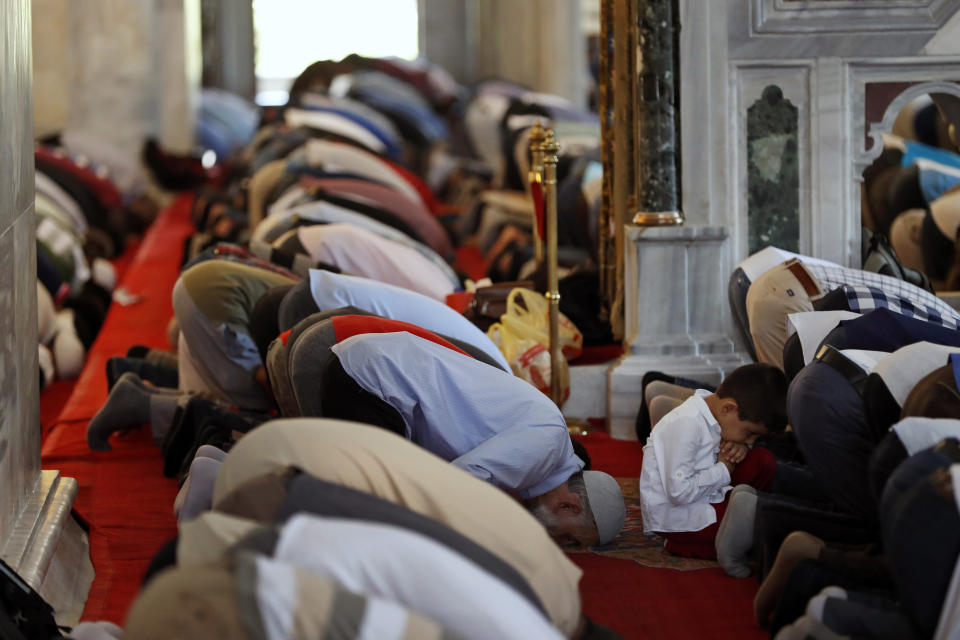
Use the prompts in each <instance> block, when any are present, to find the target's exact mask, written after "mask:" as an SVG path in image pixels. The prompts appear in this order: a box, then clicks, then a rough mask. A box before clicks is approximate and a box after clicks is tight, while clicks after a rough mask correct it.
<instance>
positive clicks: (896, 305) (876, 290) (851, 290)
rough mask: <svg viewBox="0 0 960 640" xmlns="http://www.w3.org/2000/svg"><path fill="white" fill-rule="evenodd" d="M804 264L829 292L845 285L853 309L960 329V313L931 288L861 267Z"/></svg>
mask: <svg viewBox="0 0 960 640" xmlns="http://www.w3.org/2000/svg"><path fill="white" fill-rule="evenodd" d="M804 267H805V268H806V269H807V271H808V272H809V273H810V275H812V276H813V277H815V278H816V279H817V280H818V281H820V284H821V285H822V286H823V288H824V290H825V291H830V290H833V289H836V288H837V287H843V289H844V291H845V292H846V294H847V302H848V304H849V305H850V311H854V312H856V313H868V312H870V311H873V310H874V309H881V308H883V309H889V310H890V311H893V312H895V313H899V314H902V315H905V316H908V317H911V318H918V319H920V320H926V321H927V322H932V323H934V324H939V325H942V326H944V327H947V328H948V329H960V313H957V311H955V310H954V309H953V307H951V306H950V305H948V304H947V303H946V302H944V301H943V300H941V299H940V298H938V297H937V296H935V295H933V294H932V293H930V292H929V291H924V290H923V289H921V288H920V287H917V286H915V285H912V284H910V283H909V282H904V281H903V280H899V279H897V278H892V277H890V276H884V275H881V274H879V273H872V272H870V271H860V270H858V269H846V268H843V267H825V266H821V265H804Z"/></svg>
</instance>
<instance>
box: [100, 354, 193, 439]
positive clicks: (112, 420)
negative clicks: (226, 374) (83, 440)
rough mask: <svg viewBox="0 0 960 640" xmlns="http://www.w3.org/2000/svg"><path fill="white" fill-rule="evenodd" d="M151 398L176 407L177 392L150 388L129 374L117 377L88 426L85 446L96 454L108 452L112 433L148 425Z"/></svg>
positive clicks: (152, 402) (178, 395)
mask: <svg viewBox="0 0 960 640" xmlns="http://www.w3.org/2000/svg"><path fill="white" fill-rule="evenodd" d="M154 397H157V398H163V399H166V400H167V401H170V402H172V403H173V404H174V406H175V405H176V402H177V400H178V398H179V397H180V392H179V391H176V390H175V389H160V388H158V387H149V386H147V385H145V384H144V383H143V381H142V380H141V379H140V378H138V377H137V376H136V375H135V374H133V373H130V372H127V373H125V374H123V375H122V376H120V379H119V380H117V383H116V384H115V385H113V389H112V390H111V391H110V395H109V396H107V402H106V403H105V404H104V405H103V407H101V408H100V411H98V412H97V415H95V416H93V419H92V420H90V424H89V425H88V426H87V444H88V445H89V446H90V448H91V449H93V450H95V451H109V450H110V443H109V442H108V438H109V437H110V435H111V434H112V433H113V432H115V431H117V430H118V429H123V428H125V427H131V426H136V425H138V424H144V423H146V422H150V420H151V417H152V416H151V413H152V405H153V404H154V401H153V398H154Z"/></svg>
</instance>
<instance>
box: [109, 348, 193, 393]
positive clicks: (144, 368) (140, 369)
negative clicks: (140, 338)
mask: <svg viewBox="0 0 960 640" xmlns="http://www.w3.org/2000/svg"><path fill="white" fill-rule="evenodd" d="M127 371H132V372H134V373H135V374H137V375H138V376H140V379H141V380H146V381H148V382H150V383H152V384H154V385H156V386H158V387H167V388H169V389H176V388H177V386H178V385H179V384H180V375H179V374H178V373H177V370H176V369H172V368H170V367H165V366H163V365H160V364H155V363H153V362H147V361H145V360H141V359H140V358H121V357H119V356H114V357H112V358H110V359H109V360H107V389H108V390H110V389H113V385H114V384H116V382H117V380H119V379H120V376H122V375H123V374H124V373H126V372H127Z"/></svg>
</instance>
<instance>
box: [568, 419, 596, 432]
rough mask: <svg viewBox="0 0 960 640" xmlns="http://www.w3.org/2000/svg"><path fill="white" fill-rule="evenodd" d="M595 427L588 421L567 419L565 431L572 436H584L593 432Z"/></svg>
mask: <svg viewBox="0 0 960 640" xmlns="http://www.w3.org/2000/svg"><path fill="white" fill-rule="evenodd" d="M594 431H595V429H594V428H593V427H591V426H590V424H589V423H588V422H583V421H581V420H577V419H575V418H571V419H569V420H567V432H568V433H569V434H570V435H572V436H585V435H587V434H588V433H593V432H594Z"/></svg>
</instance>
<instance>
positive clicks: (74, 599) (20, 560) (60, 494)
mask: <svg viewBox="0 0 960 640" xmlns="http://www.w3.org/2000/svg"><path fill="white" fill-rule="evenodd" d="M76 497H77V481H76V480H74V479H73V478H63V477H61V476H60V472H59V471H46V470H45V471H41V472H40V477H39V478H38V479H37V483H36V486H35V487H34V489H33V492H32V493H30V494H29V495H28V496H27V498H26V499H25V500H24V503H23V508H22V509H21V511H20V515H19V517H18V518H17V521H16V523H15V524H14V526H13V529H12V530H11V531H10V532H9V535H8V537H7V541H6V543H5V544H4V546H3V550H2V552H0V555H2V557H3V559H4V561H5V562H6V563H7V564H9V565H10V566H11V567H12V568H13V569H14V570H15V571H16V572H17V573H18V574H19V575H20V577H21V578H23V579H24V580H25V581H26V582H27V584H29V585H30V586H31V587H33V589H34V590H36V591H37V592H38V593H39V594H40V595H41V596H42V597H43V599H44V600H46V601H47V602H48V603H49V604H50V606H52V607H53V610H54V614H55V617H56V620H57V624H60V625H63V626H71V627H72V626H74V625H76V624H77V622H79V620H80V615H81V614H82V613H83V607H84V604H85V603H86V601H87V595H88V594H89V592H90V585H91V584H92V583H93V576H94V571H93V563H92V562H91V561H90V545H89V541H88V538H87V533H86V532H85V531H84V530H83V528H82V527H80V525H79V524H78V523H77V521H76V519H75V518H74V517H73V515H72V514H71V508H72V507H73V501H74V500H75V499H76Z"/></svg>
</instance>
